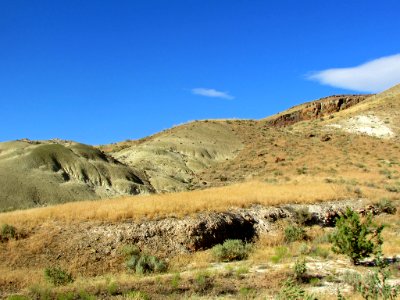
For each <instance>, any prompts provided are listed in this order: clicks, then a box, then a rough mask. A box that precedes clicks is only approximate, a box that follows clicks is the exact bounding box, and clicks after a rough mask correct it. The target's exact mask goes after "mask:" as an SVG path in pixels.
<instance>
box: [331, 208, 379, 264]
mask: <svg viewBox="0 0 400 300" xmlns="http://www.w3.org/2000/svg"><path fill="white" fill-rule="evenodd" d="M383 228H384V226H383V225H381V226H378V225H376V224H374V223H373V222H372V216H371V215H368V216H367V217H366V218H365V219H364V220H363V221H361V220H360V216H359V215H358V213H356V212H354V211H353V210H352V209H350V208H347V210H346V212H345V213H344V215H342V216H341V217H340V218H339V219H338V220H337V222H336V231H335V232H334V233H333V234H332V236H331V240H332V243H333V247H332V250H333V251H334V252H335V253H340V254H345V255H347V256H348V257H350V259H351V260H352V262H353V263H354V264H357V263H358V262H359V261H360V260H361V259H363V258H366V257H369V256H370V255H371V254H374V255H378V256H379V255H380V254H381V246H382V243H383V240H382V237H381V232H382V230H383Z"/></svg>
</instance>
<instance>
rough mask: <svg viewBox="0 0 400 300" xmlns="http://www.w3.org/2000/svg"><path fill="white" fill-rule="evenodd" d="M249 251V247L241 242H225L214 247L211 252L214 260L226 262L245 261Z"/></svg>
mask: <svg viewBox="0 0 400 300" xmlns="http://www.w3.org/2000/svg"><path fill="white" fill-rule="evenodd" d="M250 249H251V246H250V245H249V244H246V243H244V242H243V241H241V240H226V241H225V242H224V243H223V244H222V245H221V244H219V245H216V246H214V247H213V248H212V249H211V250H212V254H213V256H214V257H215V259H216V260H218V261H224V262H227V261H234V260H242V259H246V258H247V257H248V256H249V252H250Z"/></svg>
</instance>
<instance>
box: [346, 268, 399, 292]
mask: <svg viewBox="0 0 400 300" xmlns="http://www.w3.org/2000/svg"><path fill="white" fill-rule="evenodd" d="M388 278H389V273H388V272H387V270H386V269H385V266H384V265H381V266H380V267H379V269H378V270H376V271H375V272H369V273H368V274H366V275H364V276H361V275H360V274H359V273H357V272H347V273H345V274H344V277H343V281H344V282H345V283H347V284H349V285H350V286H352V287H353V290H354V291H355V292H358V293H360V294H361V296H362V297H363V298H364V299H396V297H397V296H398V295H399V294H400V287H399V286H391V285H389V284H388V283H387V279H388Z"/></svg>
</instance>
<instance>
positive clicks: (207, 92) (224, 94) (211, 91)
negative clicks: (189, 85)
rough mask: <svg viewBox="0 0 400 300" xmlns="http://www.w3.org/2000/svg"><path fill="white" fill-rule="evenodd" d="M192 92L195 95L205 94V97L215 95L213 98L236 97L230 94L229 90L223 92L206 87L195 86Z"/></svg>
mask: <svg viewBox="0 0 400 300" xmlns="http://www.w3.org/2000/svg"><path fill="white" fill-rule="evenodd" d="M192 93H193V94H195V95H200V96H205V97H213V98H223V99H229V100H231V99H234V98H235V97H233V96H231V95H229V93H227V92H221V91H217V90H214V89H205V88H195V89H192Z"/></svg>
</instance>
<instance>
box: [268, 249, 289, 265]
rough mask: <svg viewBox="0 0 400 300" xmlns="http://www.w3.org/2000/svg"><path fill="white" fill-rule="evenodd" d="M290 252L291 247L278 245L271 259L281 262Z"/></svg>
mask: <svg viewBox="0 0 400 300" xmlns="http://www.w3.org/2000/svg"><path fill="white" fill-rule="evenodd" d="M288 254H289V249H288V248H287V247H284V246H278V247H276V248H275V255H273V256H272V257H271V261H272V262H273V263H275V264H277V263H279V262H281V261H282V259H284V258H285V257H287V256H288Z"/></svg>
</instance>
